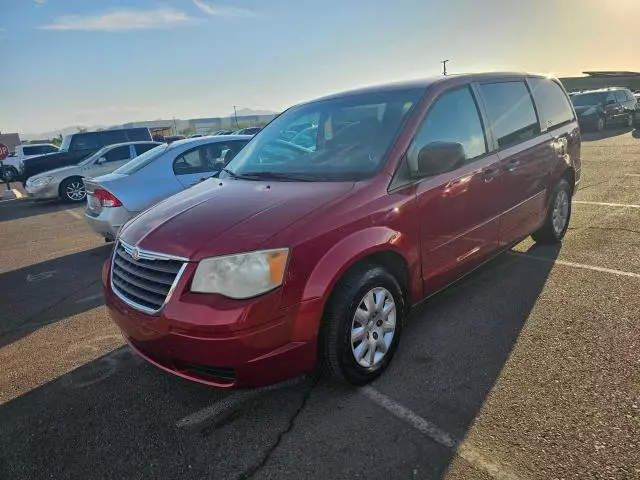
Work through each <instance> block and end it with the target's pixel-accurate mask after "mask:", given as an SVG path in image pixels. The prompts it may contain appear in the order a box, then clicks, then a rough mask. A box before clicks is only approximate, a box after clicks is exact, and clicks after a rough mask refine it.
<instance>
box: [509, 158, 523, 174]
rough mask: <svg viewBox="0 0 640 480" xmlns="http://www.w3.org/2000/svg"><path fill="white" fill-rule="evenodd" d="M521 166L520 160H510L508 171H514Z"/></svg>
mask: <svg viewBox="0 0 640 480" xmlns="http://www.w3.org/2000/svg"><path fill="white" fill-rule="evenodd" d="M519 166H520V160H515V159H514V160H509V162H508V163H507V172H514V171H516V170H517V169H518V167H519Z"/></svg>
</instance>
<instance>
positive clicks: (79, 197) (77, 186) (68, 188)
mask: <svg viewBox="0 0 640 480" xmlns="http://www.w3.org/2000/svg"><path fill="white" fill-rule="evenodd" d="M74 192H75V193H74ZM60 198H62V200H64V201H65V202H69V203H79V202H84V201H85V199H86V198H87V192H86V191H85V189H84V183H83V182H82V178H81V177H69V178H65V179H64V180H63V181H62V182H61V183H60Z"/></svg>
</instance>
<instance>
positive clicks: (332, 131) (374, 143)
mask: <svg viewBox="0 0 640 480" xmlns="http://www.w3.org/2000/svg"><path fill="white" fill-rule="evenodd" d="M423 93H424V89H406V90H396V91H389V92H376V93H365V94H354V95H350V96H343V97H335V98H329V99H326V100H319V101H316V102H311V103H308V104H304V105H300V106H297V107H293V108H291V109H289V110H287V111H286V112H284V113H283V114H282V115H280V116H279V117H277V118H276V119H274V120H273V121H272V122H271V123H269V125H267V126H266V127H265V128H264V129H263V130H261V131H260V132H259V133H258V134H257V135H256V136H255V137H254V139H253V140H251V141H250V142H249V144H248V145H247V146H246V147H245V148H243V149H242V150H241V151H240V153H238V155H237V156H236V157H235V158H234V159H233V160H232V161H231V162H230V163H229V164H228V165H227V168H226V169H225V170H224V171H223V173H221V174H220V177H221V178H228V177H233V178H243V179H247V180H261V179H268V180H276V181H278V180H280V181H357V180H362V179H364V178H369V177H371V176H373V175H374V174H375V173H376V172H377V171H378V170H379V169H380V167H381V166H382V163H383V161H384V159H385V157H386V154H387V151H388V150H389V148H390V147H391V145H392V143H393V141H394V140H395V138H396V136H397V135H398V133H399V132H400V129H401V128H402V126H403V125H404V122H405V121H406V119H407V118H408V116H409V115H410V113H411V112H412V111H413V109H414V108H415V106H416V104H417V103H418V101H419V100H420V98H421V97H422V95H423ZM301 133H303V135H301Z"/></svg>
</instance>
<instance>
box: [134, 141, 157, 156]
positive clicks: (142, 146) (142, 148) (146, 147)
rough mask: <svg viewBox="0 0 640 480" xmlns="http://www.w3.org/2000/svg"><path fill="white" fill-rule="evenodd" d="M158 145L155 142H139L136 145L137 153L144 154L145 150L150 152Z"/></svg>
mask: <svg viewBox="0 0 640 480" xmlns="http://www.w3.org/2000/svg"><path fill="white" fill-rule="evenodd" d="M157 146H158V145H157V144H155V143H139V144H137V145H136V155H142V154H143V153H144V152H148V151H149V150H151V149H152V148H155V147H157Z"/></svg>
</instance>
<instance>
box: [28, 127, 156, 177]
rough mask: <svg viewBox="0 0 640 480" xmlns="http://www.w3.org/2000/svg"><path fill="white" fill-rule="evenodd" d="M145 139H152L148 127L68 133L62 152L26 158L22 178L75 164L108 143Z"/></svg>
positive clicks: (63, 142)
mask: <svg viewBox="0 0 640 480" xmlns="http://www.w3.org/2000/svg"><path fill="white" fill-rule="evenodd" d="M144 141H151V133H149V129H148V128H122V129H118V130H103V131H100V132H78V133H73V134H71V135H66V136H65V137H64V139H63V140H62V145H61V146H60V152H58V153H54V154H50V155H43V156H40V157H34V158H29V159H27V160H25V161H24V162H23V163H22V165H21V168H20V170H21V172H20V173H21V179H22V182H23V183H26V181H27V180H28V179H29V177H32V176H34V175H36V174H38V173H41V172H46V171H48V170H53V169H54V168H59V167H66V166H67V165H75V164H77V163H79V162H80V161H82V160H83V159H85V158H87V157H88V156H89V155H92V154H94V153H95V152H97V151H98V150H100V149H101V148H102V147H106V146H107V145H113V144H114V143H125V142H144Z"/></svg>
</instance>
